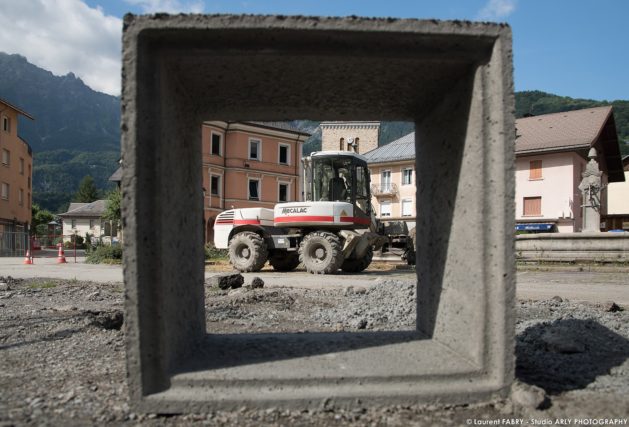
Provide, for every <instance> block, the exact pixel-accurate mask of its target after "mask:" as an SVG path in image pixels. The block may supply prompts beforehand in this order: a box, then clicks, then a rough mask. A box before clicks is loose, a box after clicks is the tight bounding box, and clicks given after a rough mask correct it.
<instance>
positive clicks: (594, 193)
mask: <svg viewBox="0 0 629 427" xmlns="http://www.w3.org/2000/svg"><path fill="white" fill-rule="evenodd" d="M588 158H589V159H590V161H589V162H588V164H587V166H586V167H585V172H583V173H582V174H581V177H582V178H583V179H582V180H581V184H579V190H581V197H582V199H581V200H582V201H583V204H582V205H581V207H582V208H583V229H582V230H581V231H583V232H600V231H601V191H602V189H603V185H602V181H601V176H602V175H603V172H601V170H600V169H599V167H598V162H597V161H596V149H595V148H591V149H590V151H589V153H588Z"/></svg>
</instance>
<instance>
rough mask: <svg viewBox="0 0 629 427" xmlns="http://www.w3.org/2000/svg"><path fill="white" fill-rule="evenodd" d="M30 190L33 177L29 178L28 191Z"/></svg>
mask: <svg viewBox="0 0 629 427" xmlns="http://www.w3.org/2000/svg"><path fill="white" fill-rule="evenodd" d="M30 188H31V177H30V176H29V177H28V189H29V190H30Z"/></svg>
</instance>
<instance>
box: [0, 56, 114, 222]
mask: <svg viewBox="0 0 629 427" xmlns="http://www.w3.org/2000/svg"><path fill="white" fill-rule="evenodd" d="M0 76H2V78H1V79H0V98H3V99H5V100H7V101H8V102H10V103H12V104H14V105H16V106H18V107H20V108H21V109H23V110H24V111H26V112H28V113H29V114H30V115H32V116H33V117H34V118H35V120H34V121H31V120H28V119H24V118H23V117H21V118H20V120H19V123H18V128H19V133H20V137H22V138H23V139H24V140H25V141H27V142H28V143H29V144H30V146H31V147H32V148H33V157H34V160H33V201H34V202H35V203H38V204H40V206H42V207H44V208H46V209H50V210H52V211H54V212H59V211H65V209H66V208H67V205H68V202H69V201H70V198H71V196H72V194H74V192H75V191H76V189H77V188H78V185H79V182H80V181H81V179H82V178H83V177H84V176H85V175H91V176H92V177H93V178H94V181H95V183H96V185H97V187H99V188H101V189H106V188H108V187H109V186H110V183H109V182H108V181H107V179H108V178H109V176H111V174H112V173H113V172H114V171H115V170H116V168H117V166H118V162H117V161H118V159H119V157H120V99H119V98H117V97H114V96H110V95H106V94H104V93H100V92H96V91H94V90H92V89H90V88H89V87H88V86H86V85H85V84H84V83H83V81H82V80H81V79H79V78H77V77H76V76H75V75H74V74H72V73H69V74H67V75H65V76H55V75H53V74H52V73H51V72H50V71H46V70H44V69H42V68H39V67H37V66H35V65H33V64H31V63H29V62H28V61H27V60H26V58H24V57H23V56H20V55H7V54H5V53H1V52H0Z"/></svg>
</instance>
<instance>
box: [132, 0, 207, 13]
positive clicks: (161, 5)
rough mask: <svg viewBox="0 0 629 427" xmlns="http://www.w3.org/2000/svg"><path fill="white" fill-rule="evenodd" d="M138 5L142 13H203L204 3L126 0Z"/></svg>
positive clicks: (173, 0) (168, 0)
mask: <svg viewBox="0 0 629 427" xmlns="http://www.w3.org/2000/svg"><path fill="white" fill-rule="evenodd" d="M125 1H126V2H127V3H129V4H131V5H133V6H138V7H140V9H141V10H142V13H157V12H163V13H203V9H204V5H203V1H201V0H193V1H185V0H184V1H180V0H125Z"/></svg>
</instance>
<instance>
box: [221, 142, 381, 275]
mask: <svg viewBox="0 0 629 427" xmlns="http://www.w3.org/2000/svg"><path fill="white" fill-rule="evenodd" d="M302 162H303V165H304V199H305V201H303V202H287V203H278V204H277V205H275V208H274V209H266V208H245V209H232V210H228V211H225V212H222V213H221V214H219V215H218V216H217V217H216V221H215V223H214V244H215V246H216V247H217V248H221V249H226V248H227V249H229V260H230V262H231V263H232V265H233V266H234V267H235V268H236V269H237V270H239V271H241V272H248V271H259V270H260V269H261V268H262V267H263V266H264V264H265V263H266V262H267V260H268V261H269V263H270V264H271V266H273V268H274V269H275V270H278V271H291V270H293V269H295V268H296V267H297V266H298V265H299V264H300V263H303V265H304V266H305V268H306V270H307V271H308V272H310V273H314V274H331V273H335V272H337V271H338V270H339V269H341V270H342V271H345V272H359V271H363V270H364V269H365V268H367V267H368V266H369V264H370V263H371V259H372V257H373V252H374V251H375V250H378V249H380V248H381V247H382V245H383V244H385V243H386V242H387V241H388V239H387V238H386V237H385V236H383V235H382V234H378V230H379V229H380V228H381V227H380V226H379V223H378V222H377V220H376V218H375V215H374V213H373V212H372V206H371V194H370V178H369V169H368V168H367V161H366V160H365V158H364V157H363V156H361V155H359V154H356V153H353V152H349V151H322V152H314V153H312V154H311V155H310V156H308V157H305V158H303V159H302Z"/></svg>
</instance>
